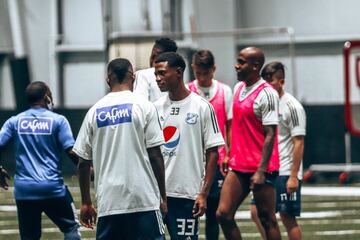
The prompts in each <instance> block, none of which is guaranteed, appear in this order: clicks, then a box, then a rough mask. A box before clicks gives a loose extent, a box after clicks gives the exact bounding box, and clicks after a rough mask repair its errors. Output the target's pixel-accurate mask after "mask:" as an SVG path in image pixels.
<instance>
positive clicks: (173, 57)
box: [155, 52, 186, 72]
mask: <svg viewBox="0 0 360 240" xmlns="http://www.w3.org/2000/svg"><path fill="white" fill-rule="evenodd" d="M159 62H168V66H169V67H180V68H181V69H182V71H183V72H184V70H185V68H186V64H185V61H184V59H183V57H182V56H181V55H180V54H178V53H175V52H165V53H162V54H160V55H159V56H158V57H157V58H156V59H155V63H159Z"/></svg>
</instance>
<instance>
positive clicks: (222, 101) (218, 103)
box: [187, 50, 233, 240]
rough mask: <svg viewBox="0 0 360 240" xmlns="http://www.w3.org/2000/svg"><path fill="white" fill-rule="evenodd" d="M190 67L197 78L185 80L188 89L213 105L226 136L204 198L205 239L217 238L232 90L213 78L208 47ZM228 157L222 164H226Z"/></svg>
mask: <svg viewBox="0 0 360 240" xmlns="http://www.w3.org/2000/svg"><path fill="white" fill-rule="evenodd" d="M191 67H192V69H193V72H194V74H195V77H196V79H195V80H194V81H192V82H190V83H188V85H187V86H188V88H189V90H190V91H192V92H195V93H197V94H199V95H200V96H202V97H203V98H205V99H207V100H208V101H209V102H210V103H211V105H212V106H213V107H214V110H215V114H216V118H217V120H218V123H219V128H220V132H221V134H222V136H223V138H224V139H226V146H222V147H219V148H218V152H219V159H218V166H217V169H216V174H215V178H214V182H213V184H212V186H211V189H210V193H209V196H208V198H207V209H206V225H205V232H206V239H208V240H213V239H218V238H219V224H218V221H217V219H216V209H217V208H218V205H219V199H220V191H221V186H222V183H223V181H224V176H225V175H226V173H224V172H222V173H221V171H222V169H223V168H222V167H221V166H222V164H223V161H224V159H225V158H227V159H228V153H229V152H228V150H229V146H230V141H231V140H230V139H231V119H232V100H233V99H232V91H231V88H230V87H229V86H228V85H226V84H224V83H221V82H219V81H217V80H215V79H213V78H214V72H215V69H216V66H215V60H214V56H213V54H212V53H211V51H210V50H199V51H197V52H196V53H195V54H194V55H193V59H192V64H191ZM227 159H226V160H225V161H224V164H226V163H227Z"/></svg>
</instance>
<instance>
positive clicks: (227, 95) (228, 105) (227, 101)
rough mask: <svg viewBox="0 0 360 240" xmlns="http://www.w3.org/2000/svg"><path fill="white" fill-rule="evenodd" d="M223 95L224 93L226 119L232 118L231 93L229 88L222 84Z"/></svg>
mask: <svg viewBox="0 0 360 240" xmlns="http://www.w3.org/2000/svg"><path fill="white" fill-rule="evenodd" d="M224 95H225V111H226V117H227V120H231V119H232V103H233V94H232V91H231V88H230V87H229V86H227V85H225V86H224Z"/></svg>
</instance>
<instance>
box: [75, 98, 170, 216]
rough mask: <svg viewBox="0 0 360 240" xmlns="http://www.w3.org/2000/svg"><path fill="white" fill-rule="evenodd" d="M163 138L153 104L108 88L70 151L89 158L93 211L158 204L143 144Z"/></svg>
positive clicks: (119, 211)
mask: <svg viewBox="0 0 360 240" xmlns="http://www.w3.org/2000/svg"><path fill="white" fill-rule="evenodd" d="M163 143H164V138H163V134H162V131H161V127H160V124H159V120H158V115H157V112H156V109H155V107H154V105H153V104H152V103H151V102H149V101H147V100H146V99H144V98H143V97H141V96H139V95H137V94H134V93H132V92H130V91H120V92H113V93H109V94H107V95H106V96H105V97H103V98H102V99H101V100H100V101H98V102H97V103H96V104H95V105H94V106H93V107H92V108H91V109H90V110H89V111H88V113H87V114H86V117H85V119H84V121H83V124H82V126H81V129H80V132H79V135H78V137H77V139H76V142H75V145H74V152H75V153H76V154H77V155H79V156H80V157H81V158H83V159H86V160H93V164H94V173H95V188H96V197H97V205H98V215H99V217H101V216H106V215H113V214H123V213H131V212H141V211H151V210H158V209H159V206H160V192H159V189H158V184H157V181H156V178H155V175H154V173H153V170H152V167H151V163H150V161H149V156H148V154H147V150H146V149H147V148H151V147H155V146H160V145H162V144H163Z"/></svg>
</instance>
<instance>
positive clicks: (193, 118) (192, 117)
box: [185, 113, 199, 124]
mask: <svg viewBox="0 0 360 240" xmlns="http://www.w3.org/2000/svg"><path fill="white" fill-rule="evenodd" d="M198 117H199V115H197V114H196V113H187V115H186V119H185V122H186V123H188V124H195V123H197V119H198Z"/></svg>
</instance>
